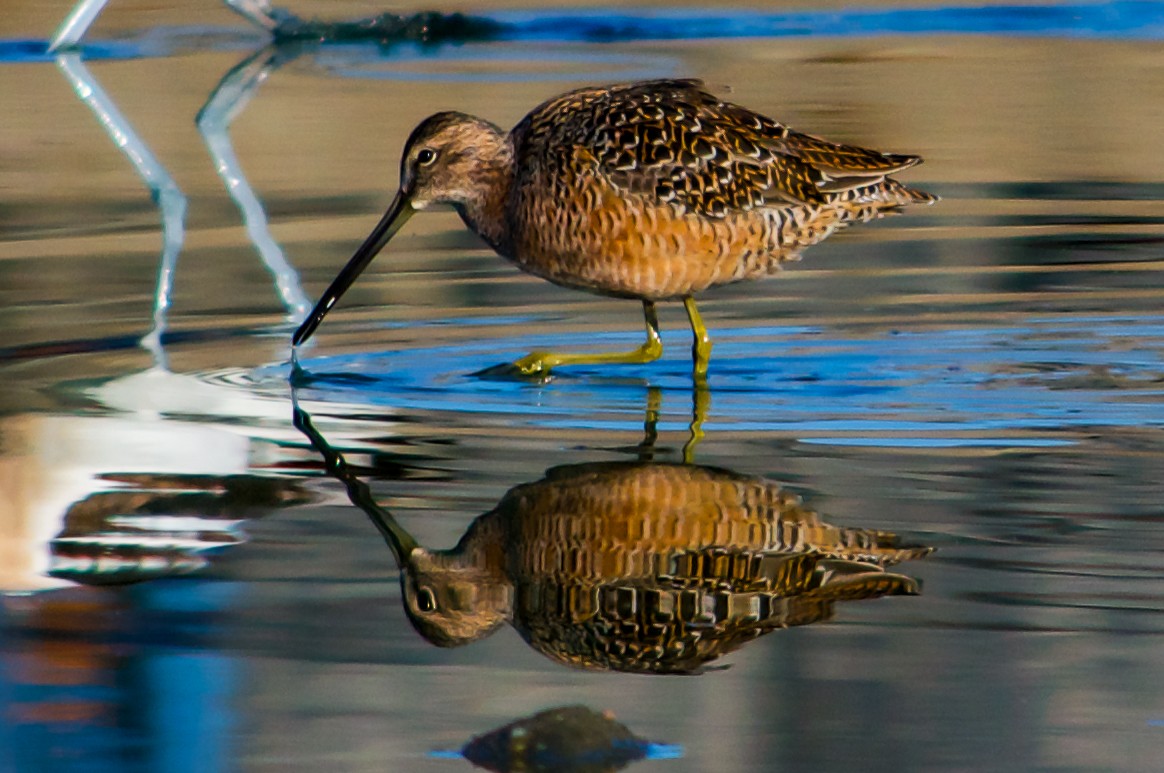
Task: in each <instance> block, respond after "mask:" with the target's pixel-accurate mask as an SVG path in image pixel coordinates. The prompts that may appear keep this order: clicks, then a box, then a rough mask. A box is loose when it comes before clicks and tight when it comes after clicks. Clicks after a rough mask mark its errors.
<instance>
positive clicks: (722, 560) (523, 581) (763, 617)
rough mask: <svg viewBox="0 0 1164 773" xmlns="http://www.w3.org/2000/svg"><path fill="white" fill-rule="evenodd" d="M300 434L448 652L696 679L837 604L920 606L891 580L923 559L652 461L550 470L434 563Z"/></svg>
mask: <svg viewBox="0 0 1164 773" xmlns="http://www.w3.org/2000/svg"><path fill="white" fill-rule="evenodd" d="M295 423H296V426H298V427H299V428H300V429H301V430H302V431H303V432H304V433H305V434H306V435H307V437H308V438H309V439H310V440H311V443H312V444H313V445H314V446H315V447H316V449H317V450H318V451H319V452H320V453H321V454H322V455H323V457H324V459H325V461H326V464H327V468H328V470H329V472H330V473H331V474H332V475H334V476H335V477H336V478H338V479H339V480H341V481H342V482H343V483H344V484H345V485H346V487H347V489H348V494H349V497H350V499H351V500H352V502H353V503H354V504H356V505H357V506H359V507H360V508H361V509H363V510H364V511H365V512H366V513H367V514H368V516H369V517H370V518H371V519H372V521H373V523H374V524H375V525H376V526H377V528H378V529H379V530H380V532H381V534H382V535H383V537H384V539H385V541H386V542H387V543H388V545H389V547H390V548H391V549H392V552H393V553H394V554H395V556H396V559H397V562H398V564H399V566H400V569H401V580H400V582H401V587H402V592H403V601H404V607H405V611H406V613H407V615H408V618H409V619H410V620H411V621H412V624H413V625H414V626H415V628H416V630H417V631H419V632H420V634H421V635H422V636H424V637H425V638H426V639H427V640H428V641H430V642H432V643H433V644H436V645H438V646H442V647H452V646H457V645H462V644H467V643H468V642H472V641H475V640H477V639H481V638H484V637H485V636H488V635H489V634H490V633H491V632H493V631H494V630H496V629H497V628H498V627H499V626H501V625H503V624H505V623H508V624H510V625H512V626H513V627H514V628H515V629H516V630H517V631H518V632H519V633H520V634H521V636H522V637H523V638H524V639H525V640H526V641H527V642H528V643H529V645H530V646H531V647H533V648H534V649H536V650H537V651H539V652H541V653H543V654H545V655H547V656H549V657H550V658H551V659H553V660H556V661H558V662H560V663H564V664H568V665H572V666H578V667H582V668H589V669H603V670H615V671H629V672H641V673H656V674H669V673H670V674H676V673H677V674H688V673H696V672H699V671H700V670H702V669H703V668H704V666H705V665H706V664H707V663H709V662H711V661H713V660H715V659H716V658H719V657H720V656H722V655H724V654H726V653H728V652H731V651H732V650H734V649H736V648H738V647H739V646H740V645H742V644H744V643H745V642H748V641H751V640H752V639H755V638H757V637H759V636H762V635H764V634H766V633H769V632H771V631H773V630H776V629H779V628H787V627H790V626H795V625H805V624H808V623H815V622H820V621H823V620H827V619H829V618H830V617H832V615H833V613H834V611H835V607H836V604H837V602H840V601H851V600H856V599H868V598H877V597H880V596H886V595H901V594H916V593H917V592H918V590H919V586H918V583H917V582H916V581H915V580H914V579H913V578H910V577H908V576H906V575H903V574H897V573H894V572H890V571H887V567H890V566H892V565H894V564H897V563H899V562H901V561H905V560H909V559H914V558H920V557H922V556H924V555H926V554H927V553H929V552H930V548H928V547H921V546H905V545H901V544H899V542H898V539H897V538H896V537H895V535H893V534H890V533H887V532H883V531H876V530H869V529H855V528H844V527H839V526H833V525H831V524H828V523H825V522H824V521H823V520H821V518H820V516H819V515H818V514H817V513H815V512H813V511H812V510H810V509H808V508H806V507H805V506H804V505H803V504H802V503H801V500H800V498H799V497H797V496H795V495H793V494H791V493H789V492H788V491H786V490H784V489H783V488H781V487H780V486H779V485H777V484H775V483H773V482H771V481H768V480H765V479H763V478H758V477H753V476H749V475H741V474H738V473H735V472H732V471H730V470H726V469H719V468H714V467H706V466H700V465H694V464H674V463H661V462H649V461H634V462H609V463H592V464H578V465H569V466H563V467H555V468H553V469H550V470H549V471H547V472H546V474H545V476H544V477H543V478H542V479H541V480H538V481H535V482H532V483H526V484H523V485H520V486H516V487H515V488H513V489H510V491H509V492H507V493H506V494H505V496H504V497H502V498H501V501H500V502H498V503H497V506H496V507H494V508H493V509H492V510H490V511H489V512H487V513H485V514H484V515H481V516H480V517H478V518H477V519H476V520H474V521H473V523H472V524H471V525H470V526H469V528H468V530H467V531H466V532H465V534H464V536H462V537H461V539H460V541H459V542H458V543H457V544H456V546H455V547H453V548H451V549H448V550H431V549H428V548H425V547H423V546H421V545H420V544H418V543H417V541H416V540H415V539H414V538H413V537H412V536H411V535H410V534H409V533H408V532H407V531H405V530H404V529H403V528H402V527H401V526H400V525H399V524H398V523H397V522H396V520H395V518H394V517H393V516H392V515H391V513H389V512H388V511H387V510H385V509H384V508H382V507H380V506H379V505H377V504H376V502H375V501H374V500H373V498H372V496H371V493H370V490H369V489H368V486H367V485H366V484H365V483H363V482H362V481H361V480H360V479H359V478H358V477H356V476H355V475H354V474H353V473H352V471H351V470H350V469H349V468H348V466H347V464H346V462H345V461H344V459H343V456H342V455H341V454H340V453H338V452H337V451H336V450H334V449H333V448H332V447H331V446H330V445H328V443H327V441H326V440H325V439H324V438H323V436H322V435H320V433H319V432H318V431H317V430H316V429H315V428H314V426H313V425H312V422H311V417H310V416H309V415H308V414H307V413H305V412H304V411H303V410H302V409H300V408H298V407H297V408H296V414H295Z"/></svg>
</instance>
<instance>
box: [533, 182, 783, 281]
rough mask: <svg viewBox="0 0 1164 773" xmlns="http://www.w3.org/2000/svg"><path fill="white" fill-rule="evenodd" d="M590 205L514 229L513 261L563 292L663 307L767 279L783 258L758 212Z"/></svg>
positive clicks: (615, 200) (611, 200) (549, 211)
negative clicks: (722, 214)
mask: <svg viewBox="0 0 1164 773" xmlns="http://www.w3.org/2000/svg"><path fill="white" fill-rule="evenodd" d="M596 204H597V205H596V206H590V207H586V206H579V205H577V204H572V203H570V202H565V203H562V204H561V205H560V206H558V207H554V208H549V207H545V208H542V210H543V212H546V216H545V219H544V220H543V221H541V222H540V223H539V224H538V227H536V228H525V229H520V230H521V231H522V233H523V234H524V238H522V239H519V240H517V242H516V243H515V250H514V254H513V255H512V256H511V258H512V259H513V261H514V262H515V263H516V264H517V265H518V266H519V267H521V268H522V269H523V270H525V271H528V272H529V273H531V274H534V275H536V276H540V277H542V278H544V279H547V280H549V281H551V282H554V283H555V284H559V285H564V286H566V287H573V288H577V289H582V290H588V291H590V292H595V293H599V294H601V295H613V296H618V297H630V298H642V299H646V300H666V299H670V298H678V297H683V296H686V295H691V294H693V293H697V292H699V291H701V290H705V289H707V288H709V287H713V286H715V285H721V284H727V283H729V282H737V281H741V280H744V279H754V278H757V277H760V276H764V275H767V274H770V273H772V272H773V271H775V270H776V269H777V268H778V265H779V263H780V262H782V260H784V259H787V258H788V257H789V254H788V251H787V250H783V249H781V247H780V241H779V239H778V238H777V235H776V232H775V230H774V229H773V223H772V222H771V221H770V220H769V219H767V218H766V217H765V216H764V215H763V214H762V213H760V212H752V213H740V214H732V215H729V216H728V217H726V218H723V219H715V218H709V217H705V216H702V215H698V214H694V213H683V212H681V211H679V210H677V209H676V208H673V207H671V206H667V205H664V206H640V207H636V206H634V202H628V201H627V200H625V199H623V198H619V197H617V196H604V197H601V198H599V199H598V201H597V202H596Z"/></svg>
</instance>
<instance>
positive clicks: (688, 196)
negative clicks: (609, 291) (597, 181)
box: [512, 80, 932, 218]
mask: <svg viewBox="0 0 1164 773" xmlns="http://www.w3.org/2000/svg"><path fill="white" fill-rule="evenodd" d="M512 136H513V138H514V144H515V146H516V147H517V148H519V153H520V151H522V150H524V151H526V152H525V153H521V154H520V155H526V156H528V154H529V152H530V151H532V152H539V151H543V149H545V148H567V147H580V148H583V149H585V150H586V151H587V152H588V154H589V156H590V157H592V159H593V162H594V163H595V164H596V165H597V167H598V169H599V170H600V171H601V172H602V174H604V175H605V176H606V177H607V178H608V179H609V180H610V181H611V182H612V183H614V184H615V185H616V186H617V187H619V188H620V189H622V190H624V191H625V192H626V193H628V194H637V195H643V196H647V197H653V198H654V199H655V200H656V201H657V202H659V203H671V204H675V205H676V206H678V207H681V208H682V209H683V210H686V211H691V212H696V213H699V214H701V215H705V216H708V217H715V218H723V217H725V216H726V215H727V214H728V213H729V212H748V211H750V210H752V209H755V208H757V207H773V206H777V207H779V206H786V205H788V204H818V205H824V204H829V203H833V204H839V203H843V202H845V201H846V200H847V199H848V198H849V197H845V196H844V195H841V194H844V193H846V192H850V191H856V190H861V191H862V195H861V196H859V197H857V198H867V199H870V200H872V199H875V198H876V197H877V193H878V184H879V183H881V182H882V181H883V179H884V177H885V176H886V175H887V174H891V173H894V172H899V171H901V170H903V169H907V168H909V167H911V166H914V165H915V164H918V163H920V162H921V159H920V158H919V157H917V156H908V155H896V154H885V153H879V152H877V151H874V150H868V149H865V148H860V147H857V146H853V145H843V144H838V143H833V142H829V141H827V140H824V139H820V138H818V137H813V136H810V135H806V134H801V133H799V132H795V131H792V130H791V129H789V128H788V127H786V126H784V125H783V124H781V123H778V122H776V121H774V120H772V119H770V118H766V117H765V116H762V115H760V114H758V113H755V112H753V111H751V110H748V109H747V108H744V107H741V106H739V105H735V104H732V103H730V102H724V101H722V100H720V99H718V98H717V97H715V96H713V95H712V94H710V93H708V92H707V91H705V90H703V84H702V83H701V82H700V81H698V80H656V81H645V82H640V83H632V84H626V85H620V86H610V87H604V88H589V89H581V90H578V91H573V92H569V93H567V94H564V95H562V96H560V97H557V98H556V99H553V100H551V101H549V102H546V103H545V104H543V105H541V106H540V107H538V108H536V109H535V110H533V111H532V112H531V113H530V114H529V116H527V117H526V119H525V120H524V121H522V123H521V124H519V125H518V126H517V127H516V128H515V129H514V130H513V133H512ZM519 157H520V156H519ZM903 192H904V190H893V191H892V198H893V199H894V203H903V202H899V201H897V199H899V198H901V196H902V193H903ZM911 193H912V194H914V195H912V196H908V197H907V198H913V199H915V200H917V201H927V200H932V197H930V196H928V194H917V192H911Z"/></svg>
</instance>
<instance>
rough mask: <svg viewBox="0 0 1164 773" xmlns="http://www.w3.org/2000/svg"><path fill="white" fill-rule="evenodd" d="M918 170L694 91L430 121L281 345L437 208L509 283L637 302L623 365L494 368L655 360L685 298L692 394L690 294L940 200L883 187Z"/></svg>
mask: <svg viewBox="0 0 1164 773" xmlns="http://www.w3.org/2000/svg"><path fill="white" fill-rule="evenodd" d="M920 162H921V158H920V157H918V156H913V155H903V154H893V153H881V152H878V151H875V150H869V149H866V148H861V147H857V146H854V145H844V144H838V143H834V142H830V141H828V140H824V139H821V138H819V137H814V136H811V135H808V134H802V133H800V132H797V131H794V130H792V129H790V128H788V127H787V126H785V125H784V124H781V123H778V122H777V121H774V120H772V119H770V118H767V117H765V116H763V115H760V114H759V113H756V112H753V111H751V110H749V109H747V108H745V107H741V106H739V105H735V104H732V103H730V102H725V101H723V100H721V99H719V98H717V97H716V96H714V95H713V94H711V93H709V92H708V91H706V90H705V89H704V87H703V84H702V82H700V81H698V80H652V81H643V82H637V83H627V84H621V85H615V86H603V87H592V88H583V89H578V90H575V91H570V92H568V93H566V94H563V95H561V96H558V97H555V98H553V99H551V100H549V101H548V102H545V103H544V104H542V105H540V106H539V107H537V108H535V109H534V110H533V111H532V112H530V113H529V115H527V116H526V117H525V118H523V119H522V120H521V121H520V122H519V123H518V124H517V126H515V127H514V128H513V130H512V131H509V132H505V131H503V130H502V129H501V128H499V127H498V126H497V125H495V124H493V123H490V122H489V121H486V120H483V119H481V118H477V117H475V116H471V115H466V114H465V113H459V112H441V113H437V114H435V115H433V116H430V117H429V118H426V119H425V120H424V121H422V122H421V123H420V125H419V126H417V127H416V129H414V130H413V132H412V135H411V136H410V137H409V138H408V141H407V142H406V143H405V145H404V153H403V157H402V159H401V162H400V186H399V190H398V191H397V193H396V197H395V198H394V199H393V200H392V203H391V204H390V205H389V207H388V210H387V212H386V213H385V214H384V216H383V218H381V220H380V222H379V224H378V225H377V226H376V227H375V229H374V230H373V231H372V233H371V235H369V236H368V238H367V239H366V240H365V241H364V243H363V244H362V245H361V246H360V247H359V249H358V250H357V251H356V253H355V254H354V255H353V256H352V258H351V260H350V261H349V262H348V263H347V265H346V266H345V267H344V268H343V269H342V270H341V271H340V273H339V274H338V275H337V276H336V278H335V280H334V281H332V283H331V286H329V287H328V288H327V290H326V291H325V292H324V294H323V296H322V297H321V298H320V300H319V302H318V303H317V304H316V306H315V308H314V310H313V311H312V313H311V314H310V315H309V316H308V317H307V319H306V320H305V321H304V322H303V324H302V325H301V326H300V327H299V329H298V330H297V331H296V332H295V335H294V338H293V343H294V344H295V345H296V346H298V345H299V344H301V343H303V342H304V341H305V340H307V339H308V338H309V337H310V336H311V334H312V333H313V332H314V331H315V329H316V328H317V327H318V326H319V324H320V322H321V321H322V320H323V318H324V316H325V315H326V314H327V312H328V311H329V310H330V309H331V308H332V306H334V305H335V303H336V301H337V300H339V298H340V296H341V295H343V293H344V292H345V291H346V290H347V289H348V287H350V286H351V284H352V282H353V281H355V279H356V277H357V276H359V274H360V272H362V271H363V270H364V269H365V268H366V267H367V266H368V264H369V263H370V262H371V260H372V259H373V258H374V257H375V256H376V255H377V254H378V253H379V252H380V251H381V250H382V249H383V247H384V245H386V244H387V243H388V241H389V240H390V239H391V238H392V237H393V236H394V235H395V234H396V232H397V231H399V230H400V228H401V226H403V225H404V223H405V222H406V221H407V220H408V219H409V218H410V217H411V216H412V215H413V214H414V213H415V212H417V211H419V210H423V209H426V208H428V207H429V206H430V205H434V204H450V205H452V207H453V208H454V209H455V210H456V211H457V212H458V213H459V214H460V216H461V218H462V219H463V220H464V221H465V223H466V225H468V227H469V228H470V229H471V230H473V231H474V232H475V233H477V234H478V235H479V236H481V237H482V238H483V239H484V240H485V242H486V243H488V244H489V246H490V247H492V248H493V249H494V250H496V251H497V252H498V253H500V254H501V255H502V256H504V257H506V258H508V259H509V260H511V261H513V262H514V263H515V264H516V265H517V266H518V268H520V269H522V270H524V271H527V272H529V273H531V274H533V275H535V276H539V277H542V278H543V279H547V280H549V281H550V282H553V283H555V284H558V285H562V286H565V287H572V288H577V289H581V290H587V291H590V292H593V293H598V294H600V295H606V296H614V297H619V298H634V299H638V300H639V301H641V302H642V305H643V314H644V318H645V321H646V332H647V339H646V341H645V342H644V343H643V344H642V345H641V346H639V347H638V348H636V349H634V350H632V351H628V352H614V353H570V354H564V353H554V352H543V351H537V352H533V353H531V354H529V355H527V356H525V357H522V358H521V359H519V360H517V361H516V362H514V363H513V364H512V366H508V368H509V369H510V370H511V371H512V372H514V373H515V374H518V375H524V376H535V377H544V376H546V375H548V374H549V373H550V371H551V370H552V369H553V368H556V367H558V366H561V365H574V364H581V363H587V364H590V363H645V362H650V361H652V360H655V359H657V358H658V357H659V356H660V355H661V354H662V352H663V344H662V341H661V340H660V338H659V322H658V317H657V314H656V310H655V304H656V303H658V302H660V301H669V300H682V301H683V304H684V306H685V307H686V309H687V315H688V318H689V320H690V323H691V329H692V332H693V334H694V345H693V347H692V356H693V360H694V378H695V380H696V381H697V382H703V381H704V380H705V378H706V374H707V367H708V360H709V357H710V353H711V339H710V337H709V336H708V334H707V328H706V327H705V326H704V324H703V320H702V319H701V318H700V315H699V311H698V309H697V308H696V305H695V295H696V293H699V292H700V291H702V290H706V289H708V288H710V287H715V286H718V285H724V284H729V283H731V282H739V281H743V280H747V279H757V278H760V277H764V276H768V275H770V274H772V273H774V272H776V271H777V270H778V269H779V267H780V266H781V264H783V263H785V262H787V261H789V260H792V259H795V258H796V257H798V256H799V254H800V252H801V251H802V250H803V249H804V248H805V247H808V246H810V245H813V244H816V243H817V242H819V241H821V240H822V239H824V238H825V237H826V236H828V235H829V234H831V233H833V232H834V231H835V230H837V229H838V228H840V227H842V226H844V225H847V224H850V223H854V222H863V221H867V220H871V219H873V218H876V217H880V216H883V215H886V214H889V213H893V212H897V211H899V210H901V209H902V208H903V207H905V206H907V205H910V204H929V203H932V202H934V201H935V200H936V197H935V196H932V195H930V194H928V193H925V192H923V191H919V190H915V189H912V188H908V187H906V186H905V185H903V184H901V183H899V182H897V181H896V180H894V179H893V178H891V177H889V176H888V175H890V174H893V173H896V172H900V171H902V170H904V169H907V168H909V167H911V166H914V165H916V164H918V163H920Z"/></svg>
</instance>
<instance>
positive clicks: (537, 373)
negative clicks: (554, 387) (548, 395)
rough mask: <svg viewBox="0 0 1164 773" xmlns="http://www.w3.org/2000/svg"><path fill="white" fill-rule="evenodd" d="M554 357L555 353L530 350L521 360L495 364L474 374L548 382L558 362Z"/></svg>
mask: <svg viewBox="0 0 1164 773" xmlns="http://www.w3.org/2000/svg"><path fill="white" fill-rule="evenodd" d="M553 358H554V355H552V354H550V353H549V352H530V353H529V354H527V355H526V356H524V357H522V358H521V359H519V360H516V361H514V362H505V363H502V364H500V365H494V366H493V367H491V368H485V369H484V370H481V371H478V372H477V373H474V374H473V375H475V376H477V377H478V378H501V379H521V380H524V381H536V382H541V383H546V382H548V381H549V380H550V379H551V378H553V376H552V374H551V373H550V368H552V367H553V366H554V365H555V364H556V363H555V362H554V361H553Z"/></svg>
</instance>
